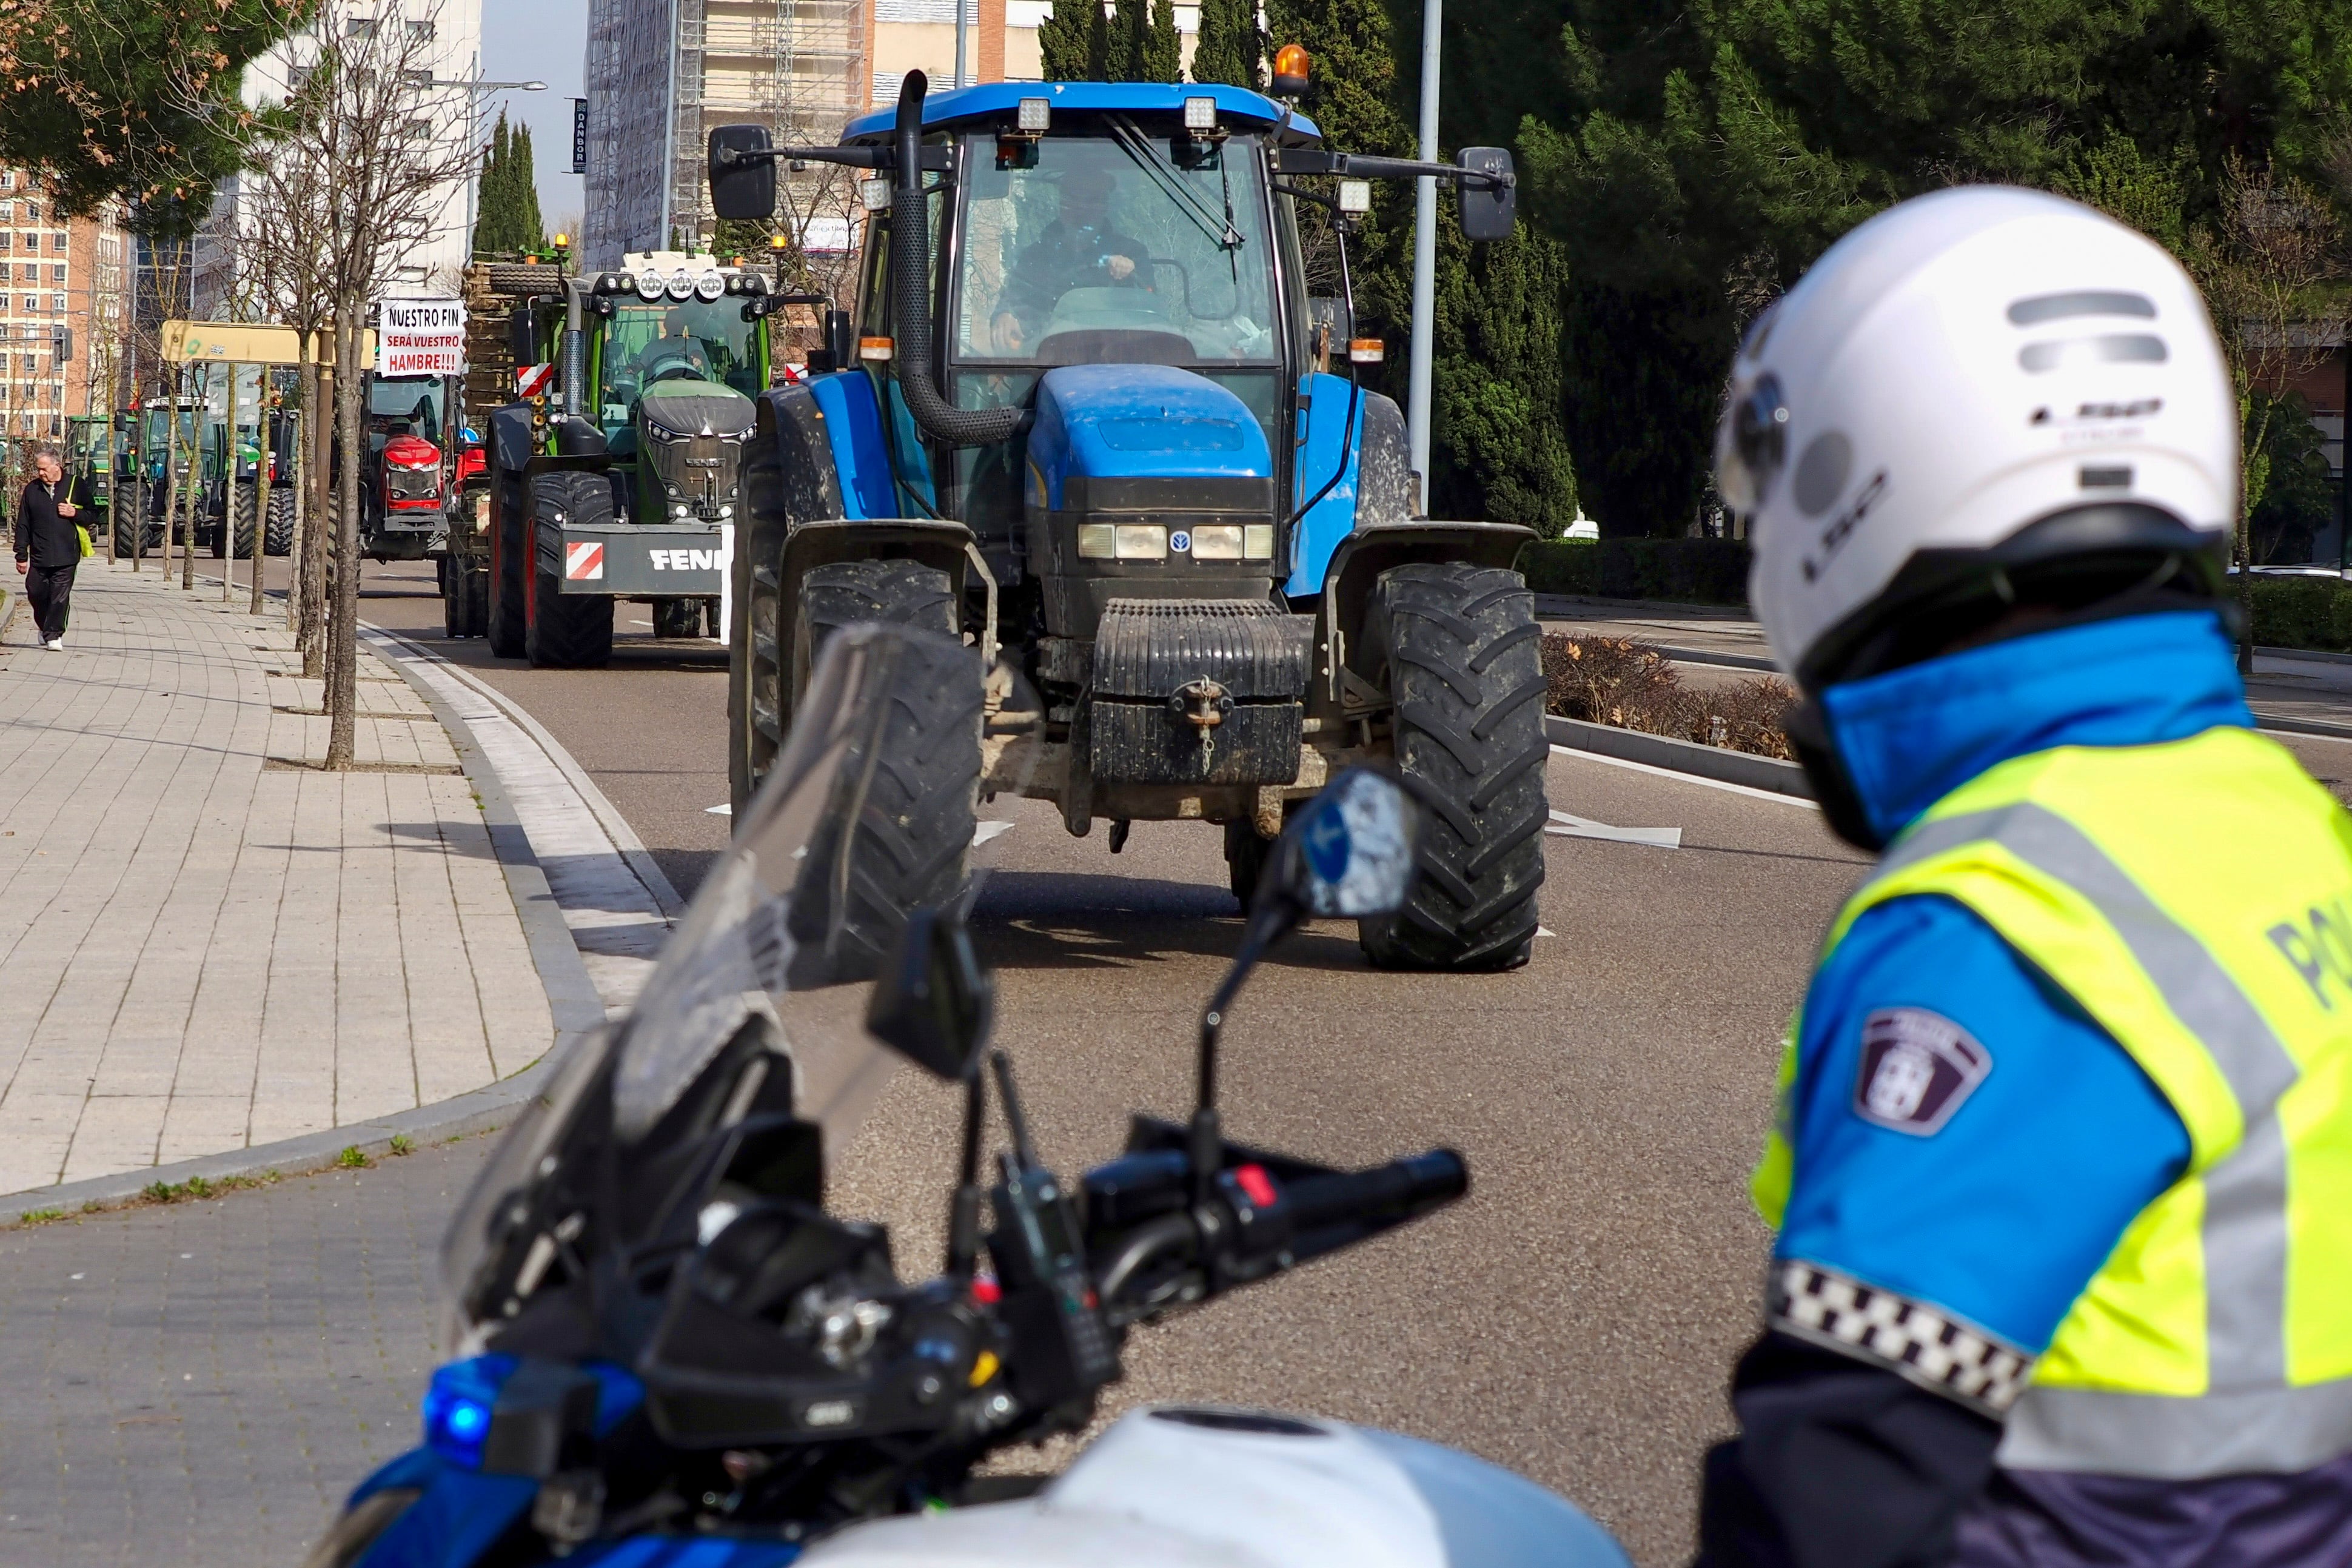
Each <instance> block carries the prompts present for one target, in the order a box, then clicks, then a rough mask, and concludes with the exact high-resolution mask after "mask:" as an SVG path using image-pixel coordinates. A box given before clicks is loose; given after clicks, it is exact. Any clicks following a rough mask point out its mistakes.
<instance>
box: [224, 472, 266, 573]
mask: <svg viewBox="0 0 2352 1568" xmlns="http://www.w3.org/2000/svg"><path fill="white" fill-rule="evenodd" d="M260 507H261V497H260V495H259V494H258V493H257V491H256V490H255V489H254V488H253V487H252V486H251V485H238V486H237V487H236V488H235V489H232V490H230V491H229V507H228V512H229V521H230V523H231V527H230V528H229V529H228V532H229V533H230V534H231V535H232V538H233V548H234V550H235V552H236V558H237V559H238V560H239V561H250V560H252V559H253V546H254V541H255V537H256V536H257V534H258V533H259V532H260V531H261V529H260V518H259V510H260Z"/></svg>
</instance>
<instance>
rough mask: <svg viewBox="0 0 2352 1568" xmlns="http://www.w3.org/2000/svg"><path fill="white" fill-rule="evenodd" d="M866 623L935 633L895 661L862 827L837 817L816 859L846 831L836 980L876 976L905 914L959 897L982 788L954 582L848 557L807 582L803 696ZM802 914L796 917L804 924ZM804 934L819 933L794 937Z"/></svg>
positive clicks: (798, 656) (798, 657)
mask: <svg viewBox="0 0 2352 1568" xmlns="http://www.w3.org/2000/svg"><path fill="white" fill-rule="evenodd" d="M861 621H881V622H885V623H887V624H888V625H890V626H904V627H908V628H910V629H914V630H918V631H922V632H928V633H931V634H934V635H931V636H928V637H909V638H907V639H905V641H904V645H903V647H904V652H903V653H902V655H901V656H900V657H899V658H898V659H897V660H896V662H895V663H894V664H893V666H892V669H891V676H890V689H889V696H888V701H889V711H888V714H887V718H886V719H885V720H884V721H883V724H882V727H881V730H880V732H879V734H878V736H877V742H876V743H877V746H878V748H879V751H880V755H878V756H877V757H875V758H873V759H871V760H870V763H869V762H868V761H866V760H863V759H861V760H857V761H855V762H845V763H844V764H843V765H844V766H845V768H846V767H853V766H854V767H860V768H863V767H866V766H869V765H870V766H871V768H872V773H871V782H870V783H869V784H868V785H867V787H866V795H865V801H864V805H863V808H862V809H861V810H860V812H859V814H858V816H857V818H856V822H855V823H854V824H839V823H828V824H827V825H826V826H825V827H824V829H822V830H821V831H820V837H819V841H818V842H816V843H812V844H811V846H810V847H809V854H810V855H811V856H812V857H815V856H817V855H819V854H820V853H838V851H837V850H835V849H833V848H832V847H831V845H830V844H829V843H828V842H827V840H829V839H831V837H832V836H833V835H835V834H836V833H839V832H841V831H844V830H845V828H846V829H847V830H849V831H854V833H855V834H856V838H855V840H854V841H853V842H852V843H851V844H850V845H849V846H848V847H847V851H848V858H849V876H848V879H847V881H846V883H845V885H844V887H845V890H844V893H843V897H842V901H841V904H840V906H839V907H838V908H837V909H835V910H831V911H830V912H829V917H828V918H827V919H826V920H825V921H824V922H823V926H824V930H823V932H822V940H824V942H825V943H826V945H827V949H828V951H829V952H831V953H832V955H833V957H834V959H835V967H834V969H833V970H832V971H831V973H832V975H833V977H834V978H837V979H842V980H849V979H858V978H865V977H867V976H870V975H872V974H873V973H876V972H877V970H878V969H879V967H880V965H881V963H882V961H883V959H884V957H885V956H886V955H887V953H888V952H890V949H891V946H892V944H893V943H894V942H897V941H898V932H899V931H900V930H901V929H902V928H903V927H904V926H905V925H906V923H907V916H908V913H909V912H910V911H912V910H917V909H920V908H923V907H925V906H932V905H938V904H940V903H942V902H944V901H945V900H948V899H950V898H953V897H954V896H955V894H956V893H957V891H958V890H959V889H961V888H962V886H963V882H964V877H965V875H966V873H967V871H968V868H969V866H970V861H971V836H972V824H973V817H974V815H975V812H976V809H977V805H978V799H979V789H980V710H981V699H982V679H981V668H980V658H979V656H978V654H976V653H975V652H974V651H973V650H972V649H971V648H969V647H964V646H963V644H962V643H961V642H960V641H959V640H957V634H958V632H959V630H960V627H959V626H958V624H957V606H956V600H955V591H954V585H953V584H952V583H950V580H949V578H948V574H946V573H944V572H941V571H939V570H937V569H936V568H933V567H929V566H923V565H919V564H918V563H914V562H911V561H850V562H842V563H836V564H834V565H830V566H819V567H816V568H814V569H813V570H812V571H811V572H810V573H809V574H808V575H807V576H806V577H804V578H803V579H802V580H801V585H800V595H799V613H798V615H797V616H795V617H794V635H793V691H794V693H795V695H797V694H799V693H802V692H804V691H806V689H808V681H809V677H810V675H811V674H812V673H813V672H814V669H815V667H816V660H817V658H818V657H819V656H820V655H822V654H823V652H824V647H825V644H826V643H827V642H828V641H830V640H831V638H832V637H833V635H834V634H835V632H837V631H839V630H840V629H841V628H842V627H844V626H850V625H853V624H855V623H857V622H861ZM798 919H799V917H798V916H797V915H796V924H797V921H798ZM794 934H795V935H796V936H801V937H802V938H803V941H804V942H805V941H810V940H814V939H816V938H817V937H818V935H819V933H818V932H816V931H809V932H802V931H798V930H796V931H795V933H794Z"/></svg>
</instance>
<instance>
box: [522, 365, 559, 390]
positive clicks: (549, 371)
mask: <svg viewBox="0 0 2352 1568" xmlns="http://www.w3.org/2000/svg"><path fill="white" fill-rule="evenodd" d="M554 380H555V367H554V366H553V365H551V364H519V365H517V366H515V395H516V396H517V397H537V396H538V395H540V394H541V393H542V392H545V391H546V390H547V388H548V385H549V384H551V382H553V381H554Z"/></svg>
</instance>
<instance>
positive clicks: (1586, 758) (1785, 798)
mask: <svg viewBox="0 0 2352 1568" xmlns="http://www.w3.org/2000/svg"><path fill="white" fill-rule="evenodd" d="M1551 750H1552V755H1554V756H1556V757H1573V758H1575V759H1576V760H1577V761H1579V762H1584V763H1601V764H1603V765H1604V766H1607V767H1612V768H1630V769H1632V770H1633V772H1634V773H1651V774H1654V775H1655V776H1656V777H1658V778H1662V779H1674V780H1675V781H1676V782H1678V783H1681V784H1699V785H1701V786H1703V787H1705V788H1707V789H1719V790H1727V791H1728V792H1729V793H1731V794H1733V795H1750V796H1753V797H1754V798H1755V799H1757V800H1769V801H1777V802H1779V803H1780V805H1795V806H1801V807H1803V808H1804V809H1805V810H1807V811H1819V810H1821V806H1820V805H1819V804H1818V803H1816V802H1814V801H1810V800H1807V799H1805V798H1804V796H1802V795H1781V794H1780V793H1779V792H1777V791H1775V790H1769V789H1758V788H1756V787H1755V786H1754V785H1752V784H1727V783H1726V782H1725V781H1724V780H1722V779H1707V778H1701V777H1699V775H1698V774H1696V773H1678V772H1676V771H1675V769H1673V768H1661V767H1654V766H1653V765H1651V764H1650V763H1635V762H1628V761H1627V760H1626V759H1625V758H1623V757H1604V756H1602V755H1601V753H1600V752H1580V751H1578V750H1577V749H1576V748H1575V747H1573V746H1554V747H1553V748H1552V749H1551Z"/></svg>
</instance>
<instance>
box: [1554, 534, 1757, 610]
mask: <svg viewBox="0 0 2352 1568" xmlns="http://www.w3.org/2000/svg"><path fill="white" fill-rule="evenodd" d="M1519 570H1520V572H1522V573H1523V574H1526V576H1527V579H1528V587H1530V588H1533V589H1534V590H1535V591H1536V592H1537V593H1538V594H1580V595H1586V596H1588V597H1598V598H1603V599H1679V600H1682V601H1684V602H1685V603H1687V604H1699V605H1744V604H1746V603H1747V602H1748V545H1747V542H1746V541H1744V540H1738V539H1602V540H1589V539H1575V540H1570V539H1552V540H1545V541H1542V542H1539V543H1535V544H1530V545H1528V547H1527V548H1526V549H1525V550H1523V551H1521V552H1519Z"/></svg>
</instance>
